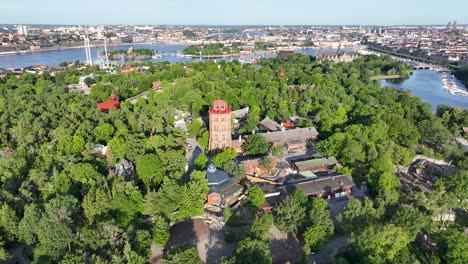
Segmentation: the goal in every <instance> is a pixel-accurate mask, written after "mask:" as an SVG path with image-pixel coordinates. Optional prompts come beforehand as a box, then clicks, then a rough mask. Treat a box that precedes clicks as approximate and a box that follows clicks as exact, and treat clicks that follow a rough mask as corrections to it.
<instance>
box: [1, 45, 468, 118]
mask: <svg viewBox="0 0 468 264" xmlns="http://www.w3.org/2000/svg"><path fill="white" fill-rule="evenodd" d="M130 47H133V48H144V49H155V50H157V51H158V52H159V53H161V54H162V56H161V57H159V58H155V59H152V61H153V62H157V61H168V62H170V63H177V62H196V61H205V60H208V59H206V58H203V59H202V58H190V57H184V56H180V55H179V54H180V53H181V51H182V50H183V49H185V48H186V47H187V45H183V44H141V45H140V44H138V45H121V46H112V47H109V48H108V49H109V50H119V49H128V48H130ZM103 50H104V49H103V47H94V48H91V54H92V55H93V58H94V59H96V58H97V55H98V54H102V52H103ZM332 51H336V50H330V49H298V50H297V52H300V53H303V54H307V55H317V54H318V53H321V52H332ZM164 54H168V55H164ZM258 56H259V55H258V54H257V55H253V54H249V55H243V56H241V57H240V58H238V57H237V58H231V57H227V58H222V59H217V60H227V61H229V60H232V59H240V60H241V61H247V62H248V61H250V60H251V59H254V58H258ZM261 56H262V57H265V58H268V57H275V56H276V53H275V52H263V53H262V54H261ZM75 60H80V61H85V51H84V49H83V48H77V49H66V50H55V51H44V52H29V53H24V54H11V55H3V56H0V68H21V67H27V66H31V65H37V64H44V65H47V66H56V65H58V64H60V63H61V62H64V61H75ZM456 83H457V85H458V87H461V88H462V89H466V88H465V87H464V86H463V84H462V83H460V82H459V81H458V80H456ZM384 86H391V87H395V88H403V89H409V90H411V91H412V93H413V94H414V95H415V96H418V97H421V98H422V99H423V100H424V101H425V102H428V103H430V104H431V105H432V109H433V110H434V111H435V109H436V107H437V105H439V104H446V105H449V106H453V107H459V108H461V109H468V97H467V96H462V95H452V94H450V93H448V92H447V91H445V90H444V89H442V74H441V73H438V72H435V71H429V70H416V71H414V73H413V75H412V76H411V77H410V78H409V79H407V80H405V81H402V82H396V81H391V80H388V81H385V80H383V81H382V87H384Z"/></svg>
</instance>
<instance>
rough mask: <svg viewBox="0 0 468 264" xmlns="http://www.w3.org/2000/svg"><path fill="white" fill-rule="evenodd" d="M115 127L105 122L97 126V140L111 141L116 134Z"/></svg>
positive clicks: (95, 132)
mask: <svg viewBox="0 0 468 264" xmlns="http://www.w3.org/2000/svg"><path fill="white" fill-rule="evenodd" d="M114 131H115V129H114V127H113V126H112V125H111V124H108V123H104V124H102V125H100V126H97V127H96V128H95V129H94V135H95V136H96V141H97V142H101V143H106V142H109V140H110V139H111V138H112V135H114Z"/></svg>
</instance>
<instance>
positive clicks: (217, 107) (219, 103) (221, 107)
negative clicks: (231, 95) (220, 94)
mask: <svg viewBox="0 0 468 264" xmlns="http://www.w3.org/2000/svg"><path fill="white" fill-rule="evenodd" d="M208 112H209V113H210V114H227V113H230V112H231V108H230V107H229V105H228V103H227V102H226V101H225V100H215V101H213V104H212V106H211V107H210V109H209V111H208Z"/></svg>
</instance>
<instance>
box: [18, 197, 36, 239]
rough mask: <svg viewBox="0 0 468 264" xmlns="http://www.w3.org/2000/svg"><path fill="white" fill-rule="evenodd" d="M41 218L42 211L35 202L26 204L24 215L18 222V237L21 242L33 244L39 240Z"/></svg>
mask: <svg viewBox="0 0 468 264" xmlns="http://www.w3.org/2000/svg"><path fill="white" fill-rule="evenodd" d="M40 218H41V211H40V210H39V209H38V207H37V206H36V205H35V204H27V205H25V206H24V216H23V218H22V219H21V221H20V222H19V224H18V238H19V239H20V241H21V242H23V243H25V244H27V245H31V244H34V243H36V242H37V232H38V227H37V223H38V222H39V220H40Z"/></svg>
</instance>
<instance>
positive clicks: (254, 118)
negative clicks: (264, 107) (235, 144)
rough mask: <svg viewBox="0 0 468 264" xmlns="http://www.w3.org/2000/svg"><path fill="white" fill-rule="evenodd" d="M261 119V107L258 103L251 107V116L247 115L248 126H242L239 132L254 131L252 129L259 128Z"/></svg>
mask: <svg viewBox="0 0 468 264" xmlns="http://www.w3.org/2000/svg"><path fill="white" fill-rule="evenodd" d="M259 121H260V107H258V106H257V105H254V106H252V107H251V108H250V111H249V116H248V117H247V120H246V126H245V127H243V128H241V129H240V131H239V133H241V134H247V133H250V132H252V130H254V129H256V128H257V126H258V123H259Z"/></svg>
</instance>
